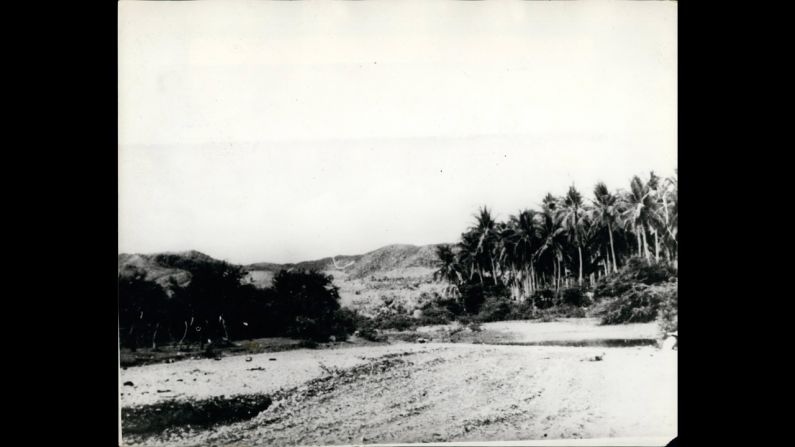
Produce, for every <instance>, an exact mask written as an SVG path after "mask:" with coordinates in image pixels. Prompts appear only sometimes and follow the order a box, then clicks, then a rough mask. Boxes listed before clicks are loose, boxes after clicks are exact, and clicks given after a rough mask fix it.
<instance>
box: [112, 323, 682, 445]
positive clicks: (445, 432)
mask: <svg viewBox="0 0 795 447" xmlns="http://www.w3.org/2000/svg"><path fill="white" fill-rule="evenodd" d="M483 329H484V330H483V331H481V332H482V333H474V334H473V335H471V336H472V337H475V336H476V335H477V336H483V337H485V338H486V339H488V338H489V337H491V338H492V339H497V340H498V341H499V340H502V342H504V343H510V344H513V345H493V344H483V343H484V342H483V340H475V342H479V343H481V344H473V343H449V342H429V343H424V344H420V343H406V342H395V343H391V344H383V345H365V346H357V345H356V344H355V343H354V344H352V346H350V347H337V348H332V349H317V350H311V349H300V350H291V351H284V352H274V353H261V354H255V355H250V356H247V355H239V356H231V357H223V358H221V359H220V360H213V359H203V360H184V361H179V362H175V363H163V364H154V365H145V366H137V367H130V368H127V369H126V370H122V371H121V372H120V383H124V382H131V383H132V385H128V386H121V387H120V388H121V389H120V393H121V395H120V399H121V403H122V407H123V411H125V412H126V413H127V414H128V415H132V414H135V417H136V418H138V417H140V416H141V414H144V415H145V414H147V413H146V412H147V411H150V410H151V411H152V414H156V413H157V410H158V408H160V412H162V411H164V410H168V408H172V409H173V408H177V407H178V408H179V409H180V410H179V411H181V412H183V413H184V414H185V415H186V416H185V417H184V418H183V419H184V420H183V421H182V422H181V423H180V424H179V425H178V426H175V427H174V428H171V429H168V430H166V431H165V432H160V431H159V430H152V431H150V432H147V431H146V430H140V429H139V430H137V431H136V430H132V431H131V430H129V428H130V427H131V426H130V424H129V423H127V427H128V430H127V431H125V432H124V435H125V438H124V441H125V443H126V444H136V445H318V444H354V443H396V442H441V441H453V442H467V441H490V440H519V439H541V440H543V439H547V440H551V439H574V438H606V437H668V438H673V437H674V436H675V434H676V427H677V420H676V392H677V391H676V390H677V388H676V364H677V360H676V351H673V350H670V349H660V348H659V347H657V346H651V345H650V346H634V347H605V346H522V345H521V343H529V344H533V343H539V342H545V341H550V340H551V341H555V340H559V341H569V342H571V341H576V340H580V339H582V338H583V337H585V338H588V339H591V340H601V339H638V338H640V339H644V338H645V339H649V340H651V339H653V338H654V337H656V336H657V332H656V329H655V328H654V326H653V325H627V326H612V327H596V326H595V325H594V324H593V322H592V321H588V320H572V321H563V322H560V323H529V322H496V323H488V324H484V325H483ZM610 331H612V332H610ZM421 332H422V333H423V335H425V336H426V337H427V338H428V339H429V340H434V339H439V340H445V337H448V338H449V336H450V335H449V334H450V333H451V332H453V333H454V334H458V333H462V334H470V332H468V331H464V330H461V329H460V328H456V327H453V326H447V327H436V328H425V329H423V330H422V331H421ZM578 333H579V335H578ZM563 344H565V343H563ZM342 346H344V345H342ZM257 396H259V397H257ZM262 396H267V400H263V398H262ZM233 397H234V399H237V400H236V401H235V402H236V405H237V403H239V405H240V406H239V407H235V408H234V410H235V411H227V410H228V409H227V408H225V407H224V406H223V405H224V403H225V402H228V401H229V400H230V399H232V398H233ZM183 404H184V405H183ZM168 405H171V407H168ZM180 405H183V406H180ZM246 405H250V407H245V406H246ZM175 406H176V407H175ZM190 408H193V409H199V410H201V412H202V414H203V415H206V414H219V415H221V416H222V417H221V416H219V417H221V418H220V419H219V421H220V422H219V421H216V422H218V423H208V424H203V423H202V420H201V419H200V418H199V419H196V417H195V416H196V415H192V414H190V412H189V411H188V410H186V409H190ZM241 408H242V409H243V410H241ZM263 408H264V411H262V410H263ZM134 411H138V413H134ZM183 413H179V414H183ZM247 413H250V414H248V415H247ZM241 414H242V416H241ZM161 419H162V417H161ZM129 421H130V422H132V421H133V417H132V416H130V420H129ZM135 421H136V422H138V421H139V420H138V419H136V420H135ZM211 422H212V421H211ZM188 424H190V425H188ZM136 428H140V426H136Z"/></svg>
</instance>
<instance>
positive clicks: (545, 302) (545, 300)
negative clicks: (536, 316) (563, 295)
mask: <svg viewBox="0 0 795 447" xmlns="http://www.w3.org/2000/svg"><path fill="white" fill-rule="evenodd" d="M533 299H535V303H536V308H538V309H548V308H550V307H552V306H554V305H555V290H553V289H539V290H536V291H534V292H533V295H532V297H531V299H530V301H531V300H533Z"/></svg>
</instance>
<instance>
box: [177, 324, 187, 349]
mask: <svg viewBox="0 0 795 447" xmlns="http://www.w3.org/2000/svg"><path fill="white" fill-rule="evenodd" d="M183 323H185V332H183V333H182V338H180V339H179V343H177V346H182V342H183V341H185V336H186V335H188V321H187V320H185V321H183Z"/></svg>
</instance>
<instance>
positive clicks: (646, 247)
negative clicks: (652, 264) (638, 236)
mask: <svg viewBox="0 0 795 447" xmlns="http://www.w3.org/2000/svg"><path fill="white" fill-rule="evenodd" d="M640 228H641V230H643V231H642V233H643V255H644V256H645V257H646V261H648V260H649V243H648V242H647V241H646V227H645V226H644V225H641V227H640Z"/></svg>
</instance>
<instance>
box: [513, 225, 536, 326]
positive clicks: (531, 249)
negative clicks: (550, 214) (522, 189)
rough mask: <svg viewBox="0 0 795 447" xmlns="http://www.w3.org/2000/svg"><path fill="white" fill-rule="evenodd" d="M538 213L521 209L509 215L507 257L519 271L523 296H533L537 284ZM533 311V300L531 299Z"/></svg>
mask: <svg viewBox="0 0 795 447" xmlns="http://www.w3.org/2000/svg"><path fill="white" fill-rule="evenodd" d="M539 217H540V216H539V214H538V213H537V212H536V211H534V210H522V211H521V212H520V213H519V214H518V215H516V216H511V217H510V221H509V222H510V224H509V227H510V228H511V231H510V233H509V239H508V243H509V248H510V251H509V254H510V256H509V259H510V260H511V262H512V264H513V265H514V266H515V270H516V271H518V272H521V275H520V276H521V279H522V280H523V284H520V287H521V290H523V291H524V295H525V296H533V291H534V290H535V288H536V286H537V284H536V279H535V276H536V274H535V266H534V261H535V259H536V252H537V251H538V250H539V249H540V248H541V245H542V242H543V240H542V229H541V224H540V221H539ZM533 311H535V301H533Z"/></svg>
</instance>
